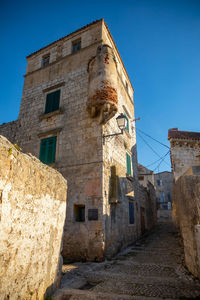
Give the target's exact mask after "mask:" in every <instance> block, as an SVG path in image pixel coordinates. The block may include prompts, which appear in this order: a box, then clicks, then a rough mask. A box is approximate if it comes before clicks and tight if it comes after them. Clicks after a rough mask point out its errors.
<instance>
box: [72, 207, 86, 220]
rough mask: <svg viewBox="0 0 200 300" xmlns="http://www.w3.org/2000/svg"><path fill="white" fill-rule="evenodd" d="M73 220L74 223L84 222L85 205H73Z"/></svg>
mask: <svg viewBox="0 0 200 300" xmlns="http://www.w3.org/2000/svg"><path fill="white" fill-rule="evenodd" d="M74 220H75V221H76V222H85V205H83V204H75V205H74Z"/></svg>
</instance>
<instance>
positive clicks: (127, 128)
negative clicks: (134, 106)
mask: <svg viewBox="0 0 200 300" xmlns="http://www.w3.org/2000/svg"><path fill="white" fill-rule="evenodd" d="M124 115H125V117H126V120H127V123H126V130H127V131H128V132H129V119H128V117H127V115H126V114H124Z"/></svg>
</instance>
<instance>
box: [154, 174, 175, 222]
mask: <svg viewBox="0 0 200 300" xmlns="http://www.w3.org/2000/svg"><path fill="white" fill-rule="evenodd" d="M154 179H155V190H156V200H157V208H158V213H157V215H158V218H166V219H168V218H171V208H172V190H173V182H174V176H173V173H172V172H168V171H163V172H159V173H156V174H154Z"/></svg>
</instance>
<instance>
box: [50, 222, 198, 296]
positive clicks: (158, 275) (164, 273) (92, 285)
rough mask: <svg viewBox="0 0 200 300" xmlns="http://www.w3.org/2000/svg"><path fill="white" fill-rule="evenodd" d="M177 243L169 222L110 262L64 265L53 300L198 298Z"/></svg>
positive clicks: (195, 286) (177, 236)
mask: <svg viewBox="0 0 200 300" xmlns="http://www.w3.org/2000/svg"><path fill="white" fill-rule="evenodd" d="M179 242H180V237H179V234H178V232H177V231H176V230H175V228H174V227H173V225H172V223H166V222H162V223H159V224H158V225H157V226H156V227H155V229H154V230H153V231H152V232H151V233H150V234H148V235H145V236H144V237H143V238H142V239H140V240H139V241H138V242H136V243H135V244H134V245H133V246H131V247H129V248H128V249H126V250H125V251H124V252H121V253H120V254H119V255H118V256H117V257H116V258H114V259H112V260H111V261H106V262H103V263H74V264H71V265H64V266H63V273H64V275H63V278H62V284H61V289H60V290H58V291H57V292H56V293H55V294H54V297H53V299H54V300H68V299H70V300H75V299H80V300H82V299H84V300H87V299H98V300H99V299H116V300H117V299H120V300H121V299H137V300H141V299H144V300H151V299H152V300H154V299H180V300H186V299H196V300H197V299H200V282H199V281H198V280H197V279H195V278H194V277H193V276H192V275H191V274H189V272H188V271H187V270H186V269H185V268H184V266H183V262H184V260H183V250H182V248H181V247H180V243H179Z"/></svg>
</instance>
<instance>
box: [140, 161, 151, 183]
mask: <svg viewBox="0 0 200 300" xmlns="http://www.w3.org/2000/svg"><path fill="white" fill-rule="evenodd" d="M138 180H139V183H140V184H141V185H143V186H144V187H147V186H148V182H150V183H151V184H152V185H154V172H153V171H152V170H149V169H147V168H146V167H144V166H143V165H141V164H138Z"/></svg>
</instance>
